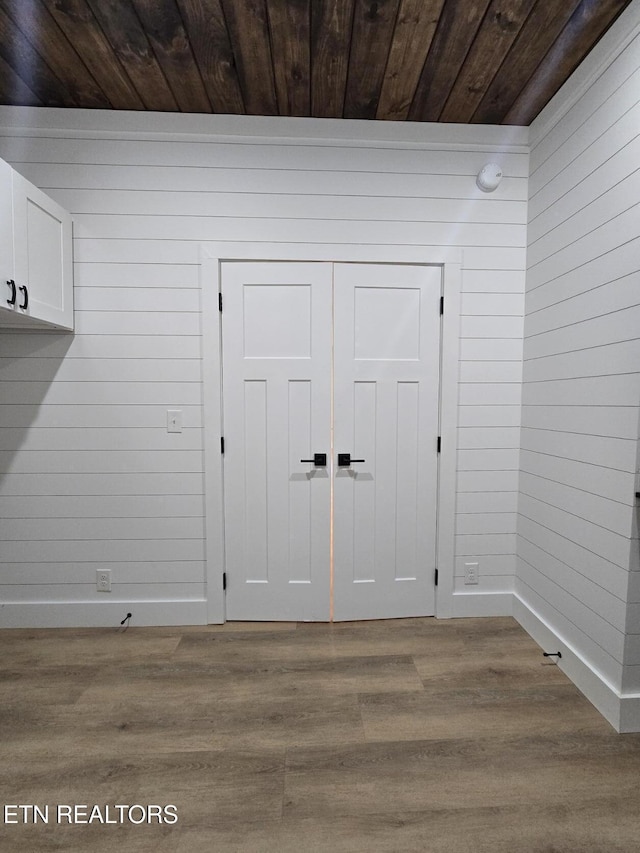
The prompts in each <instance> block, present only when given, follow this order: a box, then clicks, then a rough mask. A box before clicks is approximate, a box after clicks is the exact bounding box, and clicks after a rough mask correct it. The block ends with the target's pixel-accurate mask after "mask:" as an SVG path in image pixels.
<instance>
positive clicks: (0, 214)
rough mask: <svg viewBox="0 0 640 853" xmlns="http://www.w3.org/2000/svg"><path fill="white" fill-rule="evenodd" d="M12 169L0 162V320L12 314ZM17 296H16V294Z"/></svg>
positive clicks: (13, 306)
mask: <svg viewBox="0 0 640 853" xmlns="http://www.w3.org/2000/svg"><path fill="white" fill-rule="evenodd" d="M12 172H13V170H12V168H11V166H10V165H9V164H8V163H5V162H4V160H0V320H3V319H5V318H6V317H8V316H9V315H10V314H13V312H14V310H15V305H14V304H11V303H12V302H13V298H12V297H13V288H14V285H12V284H10V282H11V281H12V280H13V278H14V275H13V206H12V194H13V191H12V189H11V175H12ZM16 296H17V294H16Z"/></svg>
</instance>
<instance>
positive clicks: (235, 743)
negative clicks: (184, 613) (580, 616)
mask: <svg viewBox="0 0 640 853" xmlns="http://www.w3.org/2000/svg"><path fill="white" fill-rule="evenodd" d="M0 651H1V663H0V727H1V755H0V789H1V794H2V797H1V798H2V805H3V806H4V805H20V804H22V805H38V806H39V807H40V809H41V810H43V811H44V807H45V806H49V809H50V812H49V814H50V821H49V823H48V824H44V823H42V822H41V821H39V822H38V823H36V824H35V825H34V824H33V823H27V824H24V823H22V822H19V823H16V824H7V823H5V821H4V820H2V822H1V823H0V850H2V851H3V853H14V851H16V853H18V851H19V852H20V853H32V851H33V853H39V851H64V853H103V851H113V850H121V851H123V853H124V851H126V853H146V851H153V853H165V851H166V852H167V853H204V851H207V853H227V851H239V853H240V851H242V853H244V851H251V852H252V853H254V851H255V852H256V853H258V852H259V851H264V853H271V851H274V853H298V851H301V853H312V852H313V851H322V853H324V852H325V851H326V853H330V851H331V853H333V852H334V851H336V853H341V851H350V853H351V852H352V853H365V851H367V853H368V851H373V853H376V852H377V851H394V853H403V851H428V852H429V853H441V851H442V853H444V851H447V853H533V851H536V853H596V851H597V853H634V851H640V735H618V734H616V733H615V732H614V731H613V729H612V728H611V727H610V726H609V724H608V723H607V722H606V721H605V720H604V719H603V718H602V717H601V716H600V714H599V713H598V712H597V711H596V710H595V709H594V708H593V707H592V706H591V705H590V704H589V702H588V701H587V700H586V699H585V698H584V697H583V696H582V695H581V694H580V693H579V691H578V690H577V689H576V688H575V687H574V686H573V685H572V684H571V683H570V682H569V680H568V679H567V678H566V677H565V676H564V675H563V674H562V672H561V671H560V670H559V669H558V668H557V667H556V666H554V665H553V664H551V663H550V662H549V661H548V660H545V659H544V658H543V657H542V650H541V649H540V648H539V647H538V646H537V645H536V644H535V643H534V642H533V641H532V640H531V639H530V638H529V637H528V636H527V635H526V634H525V632H524V631H523V630H522V629H521V628H520V627H519V626H518V625H517V624H516V622H515V621H514V620H512V619H509V618H500V619H460V620H451V621H436V620H433V619H406V620H393V621H386V622H361V623H342V624H334V625H327V624H295V623H287V624H274V625H271V624H263V625H256V624H251V625H249V624H242V623H236V624H227V625H225V626H218V627H217V626H210V627H203V628H200V627H191V628H135V627H130V628H129V629H128V630H126V631H117V630H115V629H114V630H103V629H95V630H89V629H77V630H69V629H63V630H5V631H0ZM59 804H65V805H86V806H88V807H89V809H90V808H91V807H92V806H94V805H98V806H100V808H101V810H102V812H101V813H102V814H103V816H104V815H105V809H104V807H105V806H106V805H110V806H111V807H112V808H113V807H115V805H116V804H120V805H142V806H145V807H147V806H149V805H151V804H153V805H160V806H164V805H167V804H174V805H175V806H176V807H177V814H178V822H177V823H176V824H175V825H166V824H162V825H159V824H157V823H152V824H151V825H149V824H140V825H134V824H131V823H129V822H128V821H125V823H124V824H122V825H120V824H119V823H116V824H101V823H100V822H99V819H97V818H96V819H94V821H93V822H92V823H90V824H73V825H59V824H57V823H56V816H55V809H56V806H57V805H59ZM115 814H116V813H115V812H112V813H111V816H112V818H113V816H114V815H115ZM10 815H12V816H14V815H15V812H10ZM140 815H141V812H140V811H136V812H134V817H135V818H136V819H137V818H139V816H140ZM2 817H4V815H3V816H2ZM19 817H20V820H22V817H21V814H20V813H19ZM125 817H126V816H125Z"/></svg>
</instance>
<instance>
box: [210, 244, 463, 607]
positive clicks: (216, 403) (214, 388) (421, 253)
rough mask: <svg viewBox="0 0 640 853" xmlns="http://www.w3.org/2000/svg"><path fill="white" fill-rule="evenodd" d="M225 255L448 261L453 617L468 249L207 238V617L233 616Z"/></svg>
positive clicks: (443, 534) (442, 550)
mask: <svg viewBox="0 0 640 853" xmlns="http://www.w3.org/2000/svg"><path fill="white" fill-rule="evenodd" d="M224 261H328V262H338V263H340V262H342V263H378V264H383V263H394V264H403V263H404V264H409V263H410V264H424V265H429V266H434V265H437V266H442V268H443V295H444V296H445V311H444V315H443V317H442V326H441V339H440V340H441V353H442V361H441V376H440V435H441V436H442V448H441V452H440V464H439V475H438V499H437V506H438V521H437V533H436V536H437V544H436V559H437V566H438V586H437V588H436V616H437V617H439V618H445V619H446V618H449V617H451V616H452V615H453V579H454V564H455V559H454V539H455V508H456V470H457V450H458V441H457V434H458V429H457V427H458V376H459V364H458V362H459V351H460V343H459V342H460V292H461V281H462V276H461V270H462V250H460V249H447V248H442V249H435V250H434V249H432V248H421V247H419V246H368V245H353V246H349V245H329V244H316V243H251V242H247V243H238V242H234V243H203V244H202V245H201V247H200V288H201V298H202V306H201V307H202V382H203V407H204V430H203V439H204V454H205V465H204V472H205V475H204V491H205V535H206V552H205V556H206V567H207V568H206V583H207V621H208V622H209V623H222V622H224V621H225V608H224V594H223V591H222V581H223V578H222V574H223V571H224V564H225V555H224V503H223V488H224V487H223V472H222V455H221V452H220V436H221V435H223V428H222V382H221V378H222V377H221V337H220V312H219V309H218V293H219V292H220V265H221V264H222V263H223V262H224Z"/></svg>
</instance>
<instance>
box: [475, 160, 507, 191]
mask: <svg viewBox="0 0 640 853" xmlns="http://www.w3.org/2000/svg"><path fill="white" fill-rule="evenodd" d="M501 180H502V167H501V166H498V164H497V163H487V164H486V165H485V166H483V167H482V169H480V171H479V172H478V177H477V178H476V184H477V185H478V187H479V188H480V189H481V190H482V192H485V193H492V192H493V191H494V190H495V189H496V187H497V186H498V184H499V183H500V181H501Z"/></svg>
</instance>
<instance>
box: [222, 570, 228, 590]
mask: <svg viewBox="0 0 640 853" xmlns="http://www.w3.org/2000/svg"><path fill="white" fill-rule="evenodd" d="M226 588H227V573H226V572H223V573H222V591H223V592H224V591H225V590H226Z"/></svg>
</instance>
